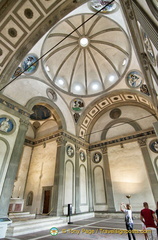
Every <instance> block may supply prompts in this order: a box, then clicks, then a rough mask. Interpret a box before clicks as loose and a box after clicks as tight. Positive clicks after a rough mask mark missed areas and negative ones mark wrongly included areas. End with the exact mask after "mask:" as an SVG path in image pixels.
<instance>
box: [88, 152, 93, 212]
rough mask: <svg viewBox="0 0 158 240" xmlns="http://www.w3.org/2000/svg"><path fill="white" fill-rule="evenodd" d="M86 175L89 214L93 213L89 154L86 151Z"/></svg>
mask: <svg viewBox="0 0 158 240" xmlns="http://www.w3.org/2000/svg"><path fill="white" fill-rule="evenodd" d="M87 175H88V197H89V212H93V211H94V206H93V187H92V168H91V157H90V152H89V151H88V150H87Z"/></svg>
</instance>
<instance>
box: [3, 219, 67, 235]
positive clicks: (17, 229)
mask: <svg viewBox="0 0 158 240" xmlns="http://www.w3.org/2000/svg"><path fill="white" fill-rule="evenodd" d="M63 225H65V221H64V220H63V219H61V218H60V217H45V218H43V217H42V218H40V219H32V220H26V221H24V220H23V221H18V222H16V221H15V222H13V223H11V224H10V225H8V228H7V232H6V237H14V236H19V235H24V234H28V233H35V232H39V231H44V230H48V231H49V229H50V228H52V227H60V226H63Z"/></svg>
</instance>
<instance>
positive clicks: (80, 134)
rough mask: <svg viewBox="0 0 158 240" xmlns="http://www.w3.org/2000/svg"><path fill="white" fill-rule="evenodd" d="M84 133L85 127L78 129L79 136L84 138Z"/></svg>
mask: <svg viewBox="0 0 158 240" xmlns="http://www.w3.org/2000/svg"><path fill="white" fill-rule="evenodd" d="M85 133H86V130H85V129H83V128H81V129H80V133H79V136H80V137H82V138H84V136H85Z"/></svg>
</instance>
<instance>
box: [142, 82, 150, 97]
mask: <svg viewBox="0 0 158 240" xmlns="http://www.w3.org/2000/svg"><path fill="white" fill-rule="evenodd" d="M140 91H141V92H142V93H144V94H146V95H148V96H149V95H150V93H149V90H148V87H147V85H146V84H142V85H141V87H140Z"/></svg>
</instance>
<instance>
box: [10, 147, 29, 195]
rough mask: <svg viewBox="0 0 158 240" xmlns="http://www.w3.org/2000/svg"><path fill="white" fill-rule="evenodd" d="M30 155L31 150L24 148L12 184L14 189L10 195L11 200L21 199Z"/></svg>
mask: <svg viewBox="0 0 158 240" xmlns="http://www.w3.org/2000/svg"><path fill="white" fill-rule="evenodd" d="M31 154H32V148H31V147H28V146H24V149H23V154H22V157H21V161H20V165H19V169H18V173H17V177H16V181H15V183H14V189H13V193H12V197H13V198H18V197H19V198H23V194H24V191H25V184H26V180H27V174H28V170H29V164H30V158H31Z"/></svg>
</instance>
